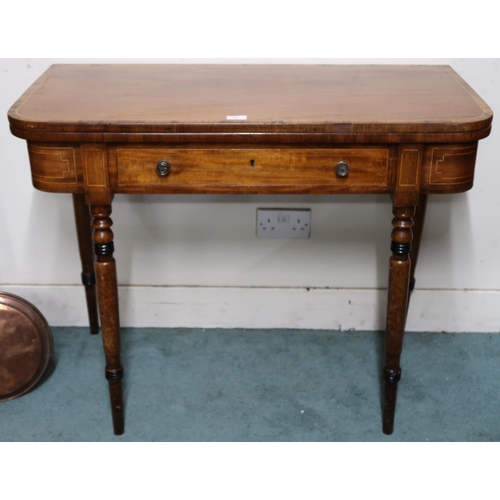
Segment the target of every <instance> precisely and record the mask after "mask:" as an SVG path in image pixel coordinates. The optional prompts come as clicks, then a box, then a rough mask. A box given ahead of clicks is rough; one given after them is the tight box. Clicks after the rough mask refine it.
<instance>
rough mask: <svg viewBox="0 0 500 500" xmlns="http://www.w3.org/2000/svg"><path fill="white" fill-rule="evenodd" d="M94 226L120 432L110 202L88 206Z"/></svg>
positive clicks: (118, 431) (112, 391) (115, 418)
mask: <svg viewBox="0 0 500 500" xmlns="http://www.w3.org/2000/svg"><path fill="white" fill-rule="evenodd" d="M91 214H92V217H93V220H92V226H93V228H94V234H93V238H94V251H95V256H96V263H95V268H96V275H97V296H98V299H99V311H100V317H101V329H102V342H103V346H104V354H105V356H106V369H105V375H106V379H107V380H108V383H109V394H110V399H111V412H112V416H113V429H114V433H115V434H123V432H124V422H123V397H122V382H121V380H122V378H123V368H122V366H121V362H120V321H119V317H118V288H117V281H116V263H115V259H114V258H113V252H114V244H113V232H112V231H111V229H110V228H111V225H112V224H113V222H112V221H111V219H110V217H109V216H110V214H111V206H110V205H102V206H99V205H93V206H92V207H91Z"/></svg>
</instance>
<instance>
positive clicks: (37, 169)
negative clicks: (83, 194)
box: [28, 145, 78, 184]
mask: <svg viewBox="0 0 500 500" xmlns="http://www.w3.org/2000/svg"><path fill="white" fill-rule="evenodd" d="M28 153H29V157H30V163H31V171H32V175H33V180H35V181H39V182H43V183H50V184H76V183H77V182H78V178H77V173H76V158H75V150H74V148H64V147H42V146H34V145H29V146H28Z"/></svg>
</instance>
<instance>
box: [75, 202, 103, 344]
mask: <svg viewBox="0 0 500 500" xmlns="http://www.w3.org/2000/svg"><path fill="white" fill-rule="evenodd" d="M73 209H74V212H75V221H76V234H77V237H78V249H79V251H80V260H81V261H82V275H81V276H82V283H83V285H84V287H85V296H86V298H87V311H88V315H89V323H90V333H94V334H96V333H99V318H98V311H97V295H96V289H95V269H94V249H93V248H92V228H91V223H90V211H89V206H88V205H87V204H86V203H85V196H84V195H83V194H74V195H73Z"/></svg>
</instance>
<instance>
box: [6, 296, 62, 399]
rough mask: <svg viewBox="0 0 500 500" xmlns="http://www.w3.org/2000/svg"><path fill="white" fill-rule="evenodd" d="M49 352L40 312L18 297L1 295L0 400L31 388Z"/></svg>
mask: <svg viewBox="0 0 500 500" xmlns="http://www.w3.org/2000/svg"><path fill="white" fill-rule="evenodd" d="M52 352H53V341H52V333H51V331H50V328H49V325H48V324H47V321H46V320H45V318H44V317H43V316H42V314H41V313H40V311H39V310H38V309H36V308H35V307H34V306H33V305H32V304H30V303H29V302H27V301H26V300H24V299H22V298H21V297H17V296H16V295H12V294H10V293H5V292H0V401H8V400H9V399H14V398H17V397H19V396H22V395H23V394H25V393H26V392H28V391H29V390H30V389H32V388H33V387H34V386H35V385H36V384H37V382H38V381H39V380H40V378H41V377H42V375H43V374H44V372H45V370H46V369H47V366H48V364H49V361H50V358H51V356H52Z"/></svg>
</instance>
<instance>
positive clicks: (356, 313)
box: [0, 285, 500, 333]
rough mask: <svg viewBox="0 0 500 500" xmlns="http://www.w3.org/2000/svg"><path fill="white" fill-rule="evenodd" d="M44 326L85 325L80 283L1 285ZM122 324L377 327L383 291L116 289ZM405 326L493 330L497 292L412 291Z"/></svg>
mask: <svg viewBox="0 0 500 500" xmlns="http://www.w3.org/2000/svg"><path fill="white" fill-rule="evenodd" d="M0 291H3V292H8V293H12V294H14V295H18V296H20V297H23V298H24V299H26V300H28V301H29V302H31V303H32V304H33V305H35V306H36V307H37V308H38V309H39V310H40V312H41V313H42V314H43V315H44V316H45V317H46V319H47V321H48V322H49V324H50V325H51V326H86V325H87V316H86V315H87V312H86V306H85V297H84V291H83V287H82V286H77V285H74V286H44V285H36V286H32V285H0ZM118 294H119V300H120V322H121V325H122V326H124V327H127V326H129V327H194V328H301V329H326V330H342V331H346V330H384V329H385V310H386V305H387V299H386V295H387V292H386V290H376V289H326V288H316V289H314V288H313V289H305V288H233V287H228V288H225V287H220V288H219V287H213V288H212V287H175V286H172V287H169V286H165V287H158V286H157V287H148V286H120V287H119V290H118ZM406 329H407V330H408V331H432V332H436V331H438V332H442V331H443V332H485V333H496V332H499V331H500V291H497V290H418V289H417V290H415V292H414V293H413V296H412V298H411V304H410V312H409V314H408V320H407V327H406Z"/></svg>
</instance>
